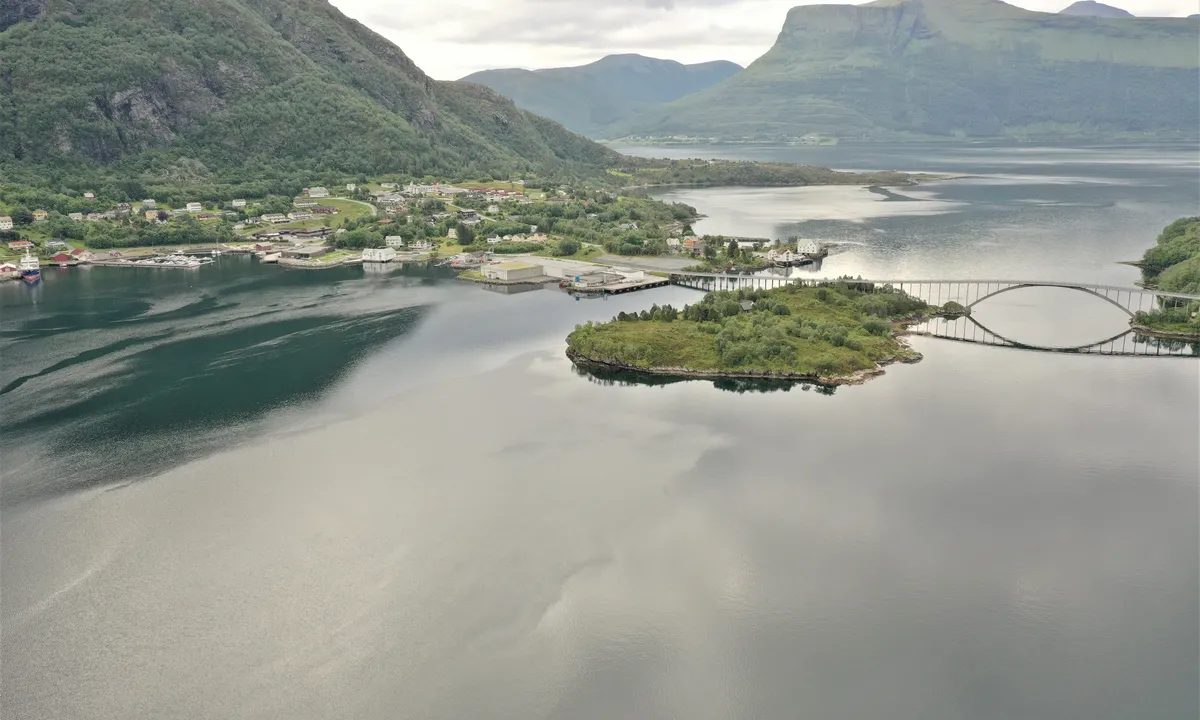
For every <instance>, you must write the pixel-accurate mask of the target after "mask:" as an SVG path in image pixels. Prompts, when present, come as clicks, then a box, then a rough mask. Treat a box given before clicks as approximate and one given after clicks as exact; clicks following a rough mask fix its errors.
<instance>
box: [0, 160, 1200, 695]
mask: <svg viewBox="0 0 1200 720" xmlns="http://www.w3.org/2000/svg"><path fill="white" fill-rule="evenodd" d="M719 152H721V153H722V154H723V155H725V156H735V155H742V156H747V155H748V156H755V157H764V158H766V157H778V158H780V159H800V160H805V161H817V162H822V163H823V164H829V165H834V166H837V167H846V168H863V169H871V168H887V167H896V168H900V169H905V170H922V171H929V172H943V173H949V174H955V175H971V176H973V177H970V178H964V179H962V180H955V181H952V182H938V183H932V184H929V185H923V186H921V187H920V188H915V189H904V190H897V191H896V192H897V193H899V194H902V195H904V196H908V197H911V198H913V199H912V200H896V199H892V198H889V197H887V196H885V195H879V194H874V193H870V192H868V191H866V190H864V189H859V188H841V189H836V190H834V191H827V190H814V191H795V190H787V189H773V190H752V191H751V190H741V189H731V190H678V191H671V192H670V193H669V194H668V197H671V198H674V199H680V200H683V201H685V202H689V203H692V204H695V205H697V206H698V207H699V208H700V209H701V211H703V212H706V213H707V214H708V215H709V218H708V219H707V220H705V221H704V223H705V225H704V226H702V227H701V228H700V229H701V230H709V231H712V232H721V231H724V232H731V233H736V234H739V235H765V234H773V235H774V234H778V235H790V234H799V235H802V236H805V237H814V238H818V239H822V240H827V241H836V242H840V243H844V244H843V245H840V246H839V248H838V251H837V252H835V253H834V254H833V255H832V256H831V257H830V258H829V259H828V260H827V261H826V262H825V265H824V267H823V272H822V274H842V273H843V272H847V273H851V274H855V275H857V274H862V275H864V276H867V275H874V274H877V273H880V274H888V275H890V276H893V277H895V276H900V277H944V276H964V277H975V278H981V277H984V276H1000V277H1012V276H1016V277H1017V278H1018V279H1036V278H1044V279H1064V275H1065V278H1066V279H1075V280H1090V281H1094V282H1108V283H1112V284H1128V283H1130V282H1132V281H1133V280H1134V279H1135V278H1136V273H1135V272H1134V270H1133V269H1132V268H1129V267H1127V266H1122V265H1116V264H1114V261H1116V260H1121V259H1134V258H1136V257H1137V256H1138V255H1140V253H1141V251H1142V250H1143V249H1144V247H1145V246H1147V245H1148V244H1149V243H1150V242H1152V240H1153V237H1154V235H1155V234H1157V232H1158V230H1159V229H1160V228H1161V227H1162V226H1163V225H1164V224H1166V223H1167V222H1169V221H1170V220H1172V219H1174V218H1175V217H1178V216H1181V215H1187V214H1195V213H1196V212H1197V205H1198V204H1200V185H1198V180H1197V177H1198V173H1197V170H1198V166H1197V152H1196V149H1195V148H1101V149H1095V148H1092V149H1064V148H1057V149H1041V150H1031V149H1013V148H971V147H959V146H951V147H942V148H936V147H935V148H927V147H926V148H910V149H901V150H887V151H882V150H880V149H875V148H866V149H863V148H813V149H770V150H766V149H752V148H735V149H729V148H726V149H721V150H720V151H719ZM687 154H696V152H695V151H694V150H692V151H690V152H688V153H687ZM731 198H735V199H737V201H736V202H734V201H732V200H731ZM916 206H921V209H914V208H915V207H916ZM756 223H757V224H756ZM1031 292H1033V291H1031ZM1041 292H1043V293H1055V292H1059V293H1062V292H1066V291H1041ZM1068 295H1069V293H1068ZM695 297H697V295H695V294H694V293H692V292H691V291H687V290H683V289H679V288H668V289H663V290H658V291H651V292H644V293H634V294H630V295H624V296H619V297H615V298H610V299H608V300H579V301H576V300H573V299H571V298H569V297H567V296H565V295H562V294H559V293H557V292H553V291H537V292H527V293H518V294H498V293H492V292H487V291H485V290H483V289H481V288H479V287H475V286H471V285H468V284H466V283H460V282H457V281H454V280H451V279H449V276H448V274H446V273H443V272H441V271H439V270H437V269H433V268H405V269H401V270H389V271H385V272H382V273H370V272H366V271H364V270H362V269H344V270H334V271H328V272H322V273H302V272H297V271H293V272H288V271H285V270H282V269H280V268H276V267H269V266H263V265H259V264H257V263H256V262H253V261H251V260H250V259H248V258H222V259H221V260H220V261H219V262H218V263H216V264H215V265H213V266H209V267H206V268H204V269H202V270H200V271H198V272H194V273H193V272H180V273H175V272H173V271H150V270H146V271H143V270H128V269H118V268H91V269H86V270H83V269H80V270H68V271H62V272H59V271H58V269H56V268H47V270H46V272H45V280H44V282H43V283H42V285H41V286H40V287H38V288H34V289H32V290H30V289H29V288H25V287H23V286H20V285H16V284H11V283H10V284H7V285H4V286H0V356H2V357H3V364H2V366H0V393H2V394H0V402H3V403H4V404H3V412H2V415H0V457H2V458H3V473H4V476H3V485H2V489H3V498H2V500H3V506H2V508H0V513H2V516H0V520H2V521H0V589H2V596H0V621H2V622H0V641H2V648H0V650H2V658H3V662H2V663H0V675H2V680H3V683H2V685H0V691H2V697H0V706H2V708H3V713H2V714H3V716H4V717H6V718H8V717H12V718H45V717H72V718H108V717H126V718H161V717H195V718H226V717H264V718H266V717H272V718H273V717H290V718H327V717H342V718H396V717H420V718H462V717H504V718H613V717H638V718H677V717H694V718H784V717H786V718H792V717H813V718H875V717H887V718H898V719H907V718H913V719H916V718H921V719H929V718H971V719H976V718H985V719H986V718H996V719H1000V718H1017V717H1019V718H1061V717H1088V718H1130V717H1138V718H1191V717H1195V716H1196V715H1197V712H1198V707H1197V697H1198V696H1197V676H1198V672H1200V657H1198V652H1200V650H1198V648H1200V590H1198V587H1200V571H1198V567H1200V557H1198V554H1200V553H1198V550H1197V548H1198V546H1200V532H1198V528H1200V521H1198V514H1200V510H1198V502H1197V500H1198V491H1197V475H1198V473H1200V457H1198V455H1197V453H1198V450H1197V437H1198V435H1200V419H1198V408H1200V405H1198V403H1200V397H1198V395H1200V379H1198V367H1200V366H1198V364H1197V361H1196V360H1194V359H1191V358H1113V357H1088V356H1070V355H1053V354H1043V353H1032V352H1025V351H1017V350H1011V349H1001V348H990V347H982V346H973V345H965V344H959V343H953V342H946V341H938V340H931V339H924V338H916V339H914V345H915V346H916V347H917V348H918V349H919V350H920V351H921V352H922V353H924V355H925V359H924V360H923V361H922V362H921V363H919V364H917V365H912V366H900V367H893V368H889V369H888V372H887V374H886V375H885V376H883V377H881V378H878V379H876V380H873V381H871V382H869V383H867V384H866V385H863V386H860V387H849V388H840V389H838V390H837V391H836V392H835V393H834V394H833V395H824V394H820V393H817V392H813V391H806V390H804V389H802V388H800V387H796V388H793V389H791V390H790V391H787V392H771V393H756V392H745V393H735V392H728V391H725V390H722V389H718V388H716V387H714V386H713V384H711V383H704V382H684V383H673V384H667V385H660V386H646V385H622V384H611V383H604V382H599V381H595V380H592V379H589V378H587V377H585V376H581V375H579V374H577V373H576V372H574V371H573V370H572V368H571V366H570V364H569V362H568V361H567V360H566V359H565V358H564V357H563V353H562V349H563V342H562V338H563V336H564V335H565V334H566V333H567V332H568V331H569V330H570V328H571V327H573V326H574V324H576V323H578V322H583V321H585V320H587V319H604V318H607V317H610V316H612V315H613V314H615V313H616V312H618V311H620V310H632V309H641V308H643V307H647V306H649V305H650V304H651V303H653V302H658V303H664V302H670V303H673V304H676V305H679V304H682V303H684V302H687V301H688V300H689V299H692V298H695ZM1046 299H1047V298H1046V297H1039V296H1038V295H1037V293H1036V292H1035V293H1034V294H1033V295H1027V294H1025V293H1011V294H1009V295H1006V296H1002V297H998V298H996V299H994V300H992V301H988V305H981V306H980V308H979V312H980V315H981V316H983V315H984V314H985V313H990V317H989V318H988V319H989V321H992V322H994V323H997V324H1003V325H1004V328H1003V329H1004V330H1006V331H1007V333H1008V334H1012V335H1021V333H1026V335H1022V336H1021V339H1026V340H1028V339H1031V338H1032V336H1037V337H1038V339H1050V340H1061V339H1062V338H1064V337H1066V336H1067V335H1070V334H1071V333H1074V334H1077V335H1078V334H1086V333H1090V332H1093V331H1100V332H1102V331H1106V330H1109V329H1112V327H1113V326H1114V325H1115V326H1118V327H1119V326H1120V325H1121V324H1122V323H1123V322H1125V320H1124V319H1123V318H1122V317H1121V316H1120V313H1119V312H1118V311H1115V309H1114V308H1111V307H1109V306H1106V305H1104V304H1103V303H1102V302H1099V301H1096V302H1095V303H1087V302H1083V303H1082V304H1080V302H1081V301H1086V300H1094V298H1087V297H1085V296H1081V297H1080V298H1078V299H1077V298H1075V297H1074V296H1069V297H1068V296H1063V297H1057V296H1052V297H1050V298H1049V299H1051V300H1053V301H1054V302H1050V303H1047V302H1045V300H1046ZM992 303H994V305H993V304H992ZM1048 305H1049V307H1052V308H1055V311H1054V312H1053V313H1047V312H1046V310H1045V309H1046V307H1047V306H1048ZM997 329H999V328H997ZM1093 339H1098V338H1093Z"/></svg>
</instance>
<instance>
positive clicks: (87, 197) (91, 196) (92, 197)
mask: <svg viewBox="0 0 1200 720" xmlns="http://www.w3.org/2000/svg"><path fill="white" fill-rule="evenodd" d="M83 199H84V200H95V199H96V193H94V192H85V193H84V194H83Z"/></svg>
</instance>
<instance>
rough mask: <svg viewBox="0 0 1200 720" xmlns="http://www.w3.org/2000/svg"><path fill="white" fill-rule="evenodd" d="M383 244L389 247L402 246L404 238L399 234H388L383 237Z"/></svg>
mask: <svg viewBox="0 0 1200 720" xmlns="http://www.w3.org/2000/svg"><path fill="white" fill-rule="evenodd" d="M383 244H384V245H387V246H388V247H390V248H398V247H404V238H402V237H400V236H399V235H388V236H387V237H385V238H384V239H383Z"/></svg>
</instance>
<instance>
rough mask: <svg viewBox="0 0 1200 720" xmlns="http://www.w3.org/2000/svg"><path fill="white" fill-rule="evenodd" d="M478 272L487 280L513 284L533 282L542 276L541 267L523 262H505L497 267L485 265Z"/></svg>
mask: <svg viewBox="0 0 1200 720" xmlns="http://www.w3.org/2000/svg"><path fill="white" fill-rule="evenodd" d="M480 272H481V273H482V274H483V276H484V277H485V278H487V279H488V280H500V281H503V282H514V281H519V280H534V279H537V278H540V277H543V276H544V272H543V270H542V266H541V265H533V264H530V263H523V262H506V263H500V264H499V265H485V266H483V267H482V268H480Z"/></svg>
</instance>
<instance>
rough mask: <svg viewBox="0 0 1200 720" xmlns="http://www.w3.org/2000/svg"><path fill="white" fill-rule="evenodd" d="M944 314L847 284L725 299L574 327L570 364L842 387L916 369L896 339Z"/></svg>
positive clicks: (879, 289)
mask: <svg viewBox="0 0 1200 720" xmlns="http://www.w3.org/2000/svg"><path fill="white" fill-rule="evenodd" d="M952 310H954V309H953V308H951V309H948V310H947V313H950V311H952ZM942 312H943V309H939V308H936V307H933V306H930V305H928V304H926V303H925V302H924V301H922V300H920V299H917V298H914V297H912V296H910V295H907V294H905V293H903V292H900V291H899V290H896V289H895V288H892V287H890V286H876V285H873V284H871V283H863V282H856V281H854V280H850V279H844V280H839V281H836V282H831V283H824V284H821V285H819V286H816V287H802V286H799V285H788V286H785V287H781V288H776V289H772V290H748V289H742V290H737V291H731V290H725V291H718V292H711V293H708V294H707V295H705V296H704V299H702V300H701V301H700V302H698V303H695V304H692V305H687V306H685V307H684V308H682V309H678V308H674V307H672V306H670V305H666V306H658V305H655V306H653V307H651V308H650V309H649V310H643V311H642V312H640V313H633V314H627V313H620V314H619V315H617V316H616V317H615V318H613V319H612V320H610V321H608V322H604V323H590V322H589V323H587V324H584V325H579V326H576V328H575V330H574V332H572V333H571V334H570V335H568V336H567V356H568V357H570V358H571V360H572V361H573V362H574V363H575V364H576V365H577V366H579V367H580V368H581V369H584V370H587V369H589V368H594V369H597V370H601V371H612V370H618V371H627V372H631V373H639V374H648V375H666V376H675V377H712V378H769V379H780V380H796V381H808V382H818V383H821V384H826V385H836V384H848V383H856V382H861V381H862V380H864V379H866V378H868V377H871V376H873V375H876V374H879V373H880V372H881V369H880V368H881V367H882V366H884V365H887V364H890V363H893V362H916V361H917V360H920V359H921V356H920V354H919V353H917V352H916V351H914V350H912V349H911V348H909V347H907V346H906V345H905V344H904V343H902V342H901V341H900V340H899V339H898V335H899V333H901V332H902V331H903V328H904V327H906V326H907V325H908V324H909V323H912V322H916V321H918V320H921V319H924V318H927V317H930V316H933V315H937V314H939V313H942ZM951 314H952V313H951Z"/></svg>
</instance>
